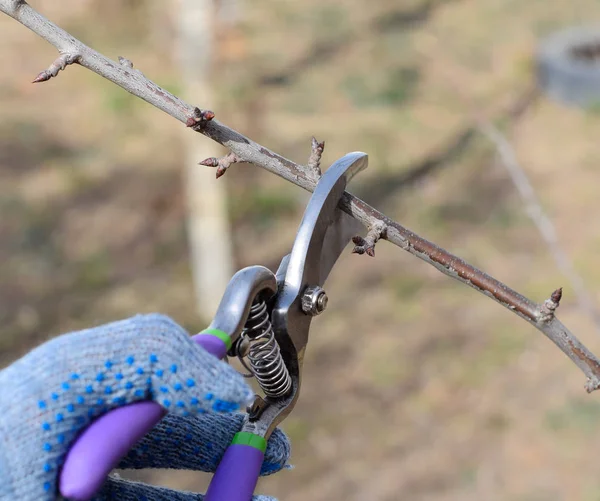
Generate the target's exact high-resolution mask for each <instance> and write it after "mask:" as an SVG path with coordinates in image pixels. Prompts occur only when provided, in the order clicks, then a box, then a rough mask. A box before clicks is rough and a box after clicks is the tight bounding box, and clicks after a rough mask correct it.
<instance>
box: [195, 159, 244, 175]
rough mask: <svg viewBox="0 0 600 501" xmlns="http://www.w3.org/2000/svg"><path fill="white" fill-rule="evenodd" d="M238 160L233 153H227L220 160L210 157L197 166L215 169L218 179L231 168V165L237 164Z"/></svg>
mask: <svg viewBox="0 0 600 501" xmlns="http://www.w3.org/2000/svg"><path fill="white" fill-rule="evenodd" d="M239 161H240V159H239V158H238V157H237V156H236V155H235V153H229V154H228V155H225V156H224V157H221V158H215V157H210V158H207V159H205V160H202V162H198V164H199V165H205V166H206V167H216V168H217V179H219V178H220V177H221V176H222V175H223V174H225V172H227V169H229V167H230V166H231V164H235V163H237V162H239Z"/></svg>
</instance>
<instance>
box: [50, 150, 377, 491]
mask: <svg viewBox="0 0 600 501" xmlns="http://www.w3.org/2000/svg"><path fill="white" fill-rule="evenodd" d="M367 164H368V157H367V155H366V154H365V153H361V152H353V153H348V154H347V155H345V156H343V157H342V158H340V159H339V160H337V161H336V162H334V163H333V164H332V165H331V167H330V168H329V169H327V171H326V172H325V173H324V174H323V175H322V176H321V178H320V180H319V182H318V183H317V186H316V188H315V190H314V192H313V194H312V196H311V198H310V201H309V203H308V205H307V207H306V210H305V212H304V216H303V218H302V222H301V224H300V227H299V229H298V233H297V235H296V239H295V241H294V244H293V247H292V251H291V253H290V254H288V255H286V256H285V257H284V258H283V259H282V261H281V264H280V265H279V269H278V271H277V273H276V274H273V272H272V271H270V270H269V269H267V268H265V267H263V266H249V267H247V268H244V269H242V270H240V271H238V272H237V273H236V274H235V275H234V276H233V277H232V279H231V281H230V282H229V284H228V286H227V288H226V290H225V293H224V295H223V298H222V300H221V303H220V305H219V308H218V309H217V313H216V315H215V317H214V319H213V321H212V323H211V324H210V326H209V327H208V328H207V329H205V330H204V331H202V332H201V333H200V334H197V335H195V336H193V339H194V341H195V342H197V343H198V344H200V345H201V346H202V347H204V348H205V349H206V350H207V351H208V352H210V353H211V354H213V355H214V356H216V357H218V358H219V359H226V358H227V356H237V357H238V358H239V359H240V361H241V362H242V364H243V365H244V366H245V367H246V368H247V369H248V371H249V373H250V374H248V375H249V376H250V375H251V376H254V377H255V378H256V380H257V382H258V384H259V386H260V387H261V389H262V391H263V393H264V396H260V395H256V397H255V400H254V402H253V404H252V405H250V406H249V407H248V408H247V409H246V411H247V412H246V414H245V417H244V422H243V426H242V429H241V431H240V432H239V433H237V434H236V435H235V438H234V439H233V442H232V443H231V445H230V446H229V447H228V449H227V450H226V452H225V455H224V456H223V458H222V460H221V462H220V463H219V466H218V468H217V471H216V473H215V475H214V476H213V478H212V480H211V483H210V486H209V488H208V491H207V493H206V497H205V499H206V501H250V499H251V498H252V495H253V493H254V489H255V487H256V483H257V481H258V477H259V474H260V470H261V466H262V462H263V459H264V451H265V449H266V444H267V440H268V438H269V436H270V435H271V433H272V432H273V430H274V429H275V428H276V427H277V426H278V425H279V424H280V423H281V422H282V421H283V420H284V419H285V418H286V417H287V416H288V415H289V414H290V413H291V412H292V410H293V409H294V406H295V404H296V402H297V400H298V396H299V394H300V383H301V376H302V368H303V360H304V353H305V350H306V345H307V343H308V337H309V330H310V324H311V321H312V318H313V317H314V316H316V315H319V314H320V313H322V312H323V311H324V310H325V308H326V307H327V300H328V298H327V294H326V293H325V291H324V290H323V285H324V283H325V280H326V279H327V276H328V275H329V273H330V271H331V270H332V268H333V266H334V265H335V263H336V261H337V259H338V257H339V256H340V255H341V253H342V252H343V250H344V248H345V247H346V245H347V244H348V243H349V241H350V239H351V238H352V237H353V236H354V235H356V233H357V232H358V231H359V230H360V225H359V223H357V221H356V220H355V219H353V218H351V217H350V216H348V215H347V214H345V213H344V212H342V211H341V210H340V209H339V208H338V203H339V202H340V199H341V197H342V195H343V193H344V191H345V189H346V185H347V184H348V183H349V181H350V180H351V179H352V178H353V177H354V176H355V175H356V174H357V173H358V172H360V171H361V170H363V169H365V168H366V167H367ZM164 414H165V410H164V409H163V408H162V407H161V406H160V405H159V404H158V403H155V402H151V401H143V402H136V403H133V404H130V405H127V406H124V407H121V408H118V409H115V410H113V411H111V412H109V413H107V414H105V415H104V416H102V417H100V418H99V419H98V420H96V421H94V422H93V423H92V424H91V425H90V426H89V427H88V428H87V429H86V430H84V432H83V433H82V434H81V435H80V437H79V438H78V440H77V441H76V443H75V444H74V445H73V446H72V447H71V449H70V451H69V453H68V455H67V457H66V460H65V463H64V465H63V468H62V471H61V477H60V479H59V487H60V489H61V493H62V495H63V496H65V497H69V499H75V500H77V501H86V500H89V499H90V498H92V497H93V496H94V495H95V493H96V492H97V491H98V490H99V489H100V487H101V486H102V484H103V483H104V481H105V479H106V476H107V475H108V474H109V473H110V471H111V470H112V469H113V468H115V467H116V465H117V464H118V463H119V461H120V460H121V458H122V457H123V456H125V455H126V454H127V452H128V451H129V449H131V448H132V447H133V446H134V445H135V444H136V443H137V442H138V441H139V440H140V439H141V438H142V437H143V436H144V435H145V434H146V433H148V432H149V431H150V430H151V429H152V428H153V427H154V426H155V425H156V424H157V423H158V422H159V421H160V420H161V419H162V417H163V416H164ZM65 486H68V488H67V487H65ZM66 490H68V492H65V491H66Z"/></svg>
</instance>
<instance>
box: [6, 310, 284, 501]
mask: <svg viewBox="0 0 600 501" xmlns="http://www.w3.org/2000/svg"><path fill="white" fill-rule="evenodd" d="M252 396H253V392H252V390H251V389H250V388H249V387H248V386H247V385H246V383H245V382H244V379H243V378H242V376H241V375H239V374H238V373H237V372H236V371H235V370H234V369H233V368H231V367H230V366H229V365H227V364H226V363H224V362H222V361H219V360H217V359H216V358H215V357H214V356H212V355H210V354H209V353H208V352H206V351H205V350H204V349H203V348H202V347H201V346H199V345H197V344H196V343H194V342H193V341H192V339H191V338H190V336H189V335H188V333H186V332H185V331H184V330H183V329H182V328H181V327H180V326H178V325H177V324H176V323H174V322H173V321H172V320H170V319H169V318H168V317H165V316H162V315H139V316H136V317H133V318H130V319H127V320H123V321H119V322H114V323H111V324H108V325H104V326H101V327H97V328H93V329H87V330H84V331H79V332H74V333H71V334H67V335H64V336H60V337H57V338H55V339H52V340H51V341H48V342H47V343H45V344H43V345H41V346H39V347H38V348H36V349H35V350H33V351H31V352H30V353H28V354H27V355H26V356H24V357H23V358H21V359H20V360H18V361H16V362H15V363H14V364H12V365H11V366H9V367H8V368H6V369H4V370H2V371H0V411H1V414H0V500H2V501H5V500H6V501H8V500H11V501H12V500H19V501H50V500H55V499H58V493H57V484H58V471H59V469H60V466H61V464H62V461H63V460H64V457H65V455H66V453H67V451H68V449H69V447H70V445H71V444H72V443H73V441H74V439H75V438H76V437H77V435H78V433H79V432H80V431H81V430H82V429H83V428H85V427H86V426H87V425H89V424H90V422H91V421H92V420H94V419H95V418H97V417H98V416H100V415H102V414H104V413H106V412H107V411H109V410H111V409H114V408H116V407H120V406H123V405H125V404H128V403H131V402H135V401H139V400H150V399H151V400H154V401H156V402H158V403H159V404H161V405H162V406H163V407H164V408H166V409H167V410H168V411H169V413H168V414H167V415H166V417H165V418H164V419H163V420H162V421H161V422H160V423H159V424H158V425H157V426H156V427H155V428H154V429H153V430H152V431H151V432H150V433H149V434H148V435H147V436H146V437H144V438H143V439H142V440H141V441H140V442H139V443H138V444H137V445H136V447H135V448H134V449H133V450H131V451H130V452H129V454H128V455H127V456H126V457H125V458H124V459H123V461H122V462H121V464H120V465H119V469H141V468H172V469H186V470H198V471H205V472H214V471H215V470H216V467H217V465H218V464H219V461H220V460H221V457H222V456H223V454H224V452H225V449H226V448H227V446H228V445H229V444H230V442H231V440H232V438H233V436H234V435H235V433H236V432H238V431H239V430H240V428H241V424H242V419H243V416H242V415H241V414H240V413H232V412H233V411H235V410H237V409H239V408H243V406H245V405H246V404H247V403H248V402H249V401H250V400H251V399H252ZM289 455H290V446H289V442H288V440H287V438H286V436H285V435H284V434H283V432H281V431H280V430H276V431H275V433H273V435H272V436H271V438H270V440H269V443H268V446H267V450H266V454H265V461H264V463H263V468H262V474H263V475H267V474H270V473H274V472H276V471H279V470H280V469H282V468H284V467H286V465H287V460H288V458H289ZM202 499H203V496H202V495H201V494H195V493H185V492H175V491H172V490H169V489H164V488H159V487H154V486H149V485H145V484H141V483H137V482H129V481H126V480H122V479H119V478H116V477H115V478H113V477H110V478H109V479H107V481H106V483H105V485H104V487H103V489H102V491H101V493H100V494H99V495H98V496H97V497H96V498H95V501H105V500H115V501H142V500H145V501H163V500H164V501H167V500H168V501H192V500H194V501H201V500H202ZM254 499H255V500H256V501H259V500H260V501H268V500H271V501H273V500H272V498H267V497H264V496H257V497H255V498H254Z"/></svg>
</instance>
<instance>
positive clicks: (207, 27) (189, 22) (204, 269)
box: [178, 0, 233, 319]
mask: <svg viewBox="0 0 600 501" xmlns="http://www.w3.org/2000/svg"><path fill="white" fill-rule="evenodd" d="M218 9H219V5H218V3H217V2H216V1H215V0H179V19H178V26H179V50H178V52H179V60H180V64H181V74H182V82H183V98H184V99H186V100H188V101H189V102H192V103H195V104H197V105H198V106H201V107H202V106H204V107H207V108H209V109H210V107H211V106H213V105H214V103H215V96H214V94H213V92H212V85H213V84H214V81H213V78H212V77H211V69H212V67H213V61H214V55H215V54H216V53H217V50H216V47H215V45H216V42H217V40H218V37H217V36H216V29H217V26H218V25H219V23H218V22H217V19H218V17H220V16H218ZM184 141H185V143H184V144H185V148H186V164H185V173H186V176H185V182H186V194H187V202H188V235H189V243H190V256H191V266H192V272H193V278H194V287H195V293H196V300H197V305H198V312H199V314H200V315H201V316H202V317H203V318H204V319H208V318H211V317H212V316H213V315H214V314H215V311H216V309H217V306H218V304H219V301H220V300H221V296H222V294H223V292H224V290H225V287H226V286H227V283H228V282H229V280H230V278H231V275H232V274H233V252H232V243H231V233H230V227H229V220H228V215H227V194H226V189H225V179H224V178H221V179H219V180H218V181H215V169H211V168H207V167H202V166H199V165H198V162H199V161H200V160H203V159H205V158H208V157H219V156H221V155H223V154H224V150H223V149H222V148H221V147H220V146H219V145H217V144H215V143H214V142H213V141H210V140H208V139H204V138H201V137H199V136H198V135H197V134H190V133H189V131H187V133H185V134H184Z"/></svg>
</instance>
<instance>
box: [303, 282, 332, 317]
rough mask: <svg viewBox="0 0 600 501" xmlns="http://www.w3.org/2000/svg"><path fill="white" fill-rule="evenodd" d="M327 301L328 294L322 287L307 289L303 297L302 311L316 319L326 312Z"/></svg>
mask: <svg viewBox="0 0 600 501" xmlns="http://www.w3.org/2000/svg"><path fill="white" fill-rule="evenodd" d="M327 301H328V298H327V294H326V293H325V291H324V290H323V289H321V287H318V286H315V287H307V288H306V290H305V291H304V294H303V295H302V311H303V312H304V313H306V314H307V315H310V316H312V317H314V316H316V315H319V314H321V313H323V312H324V311H325V308H327Z"/></svg>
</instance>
